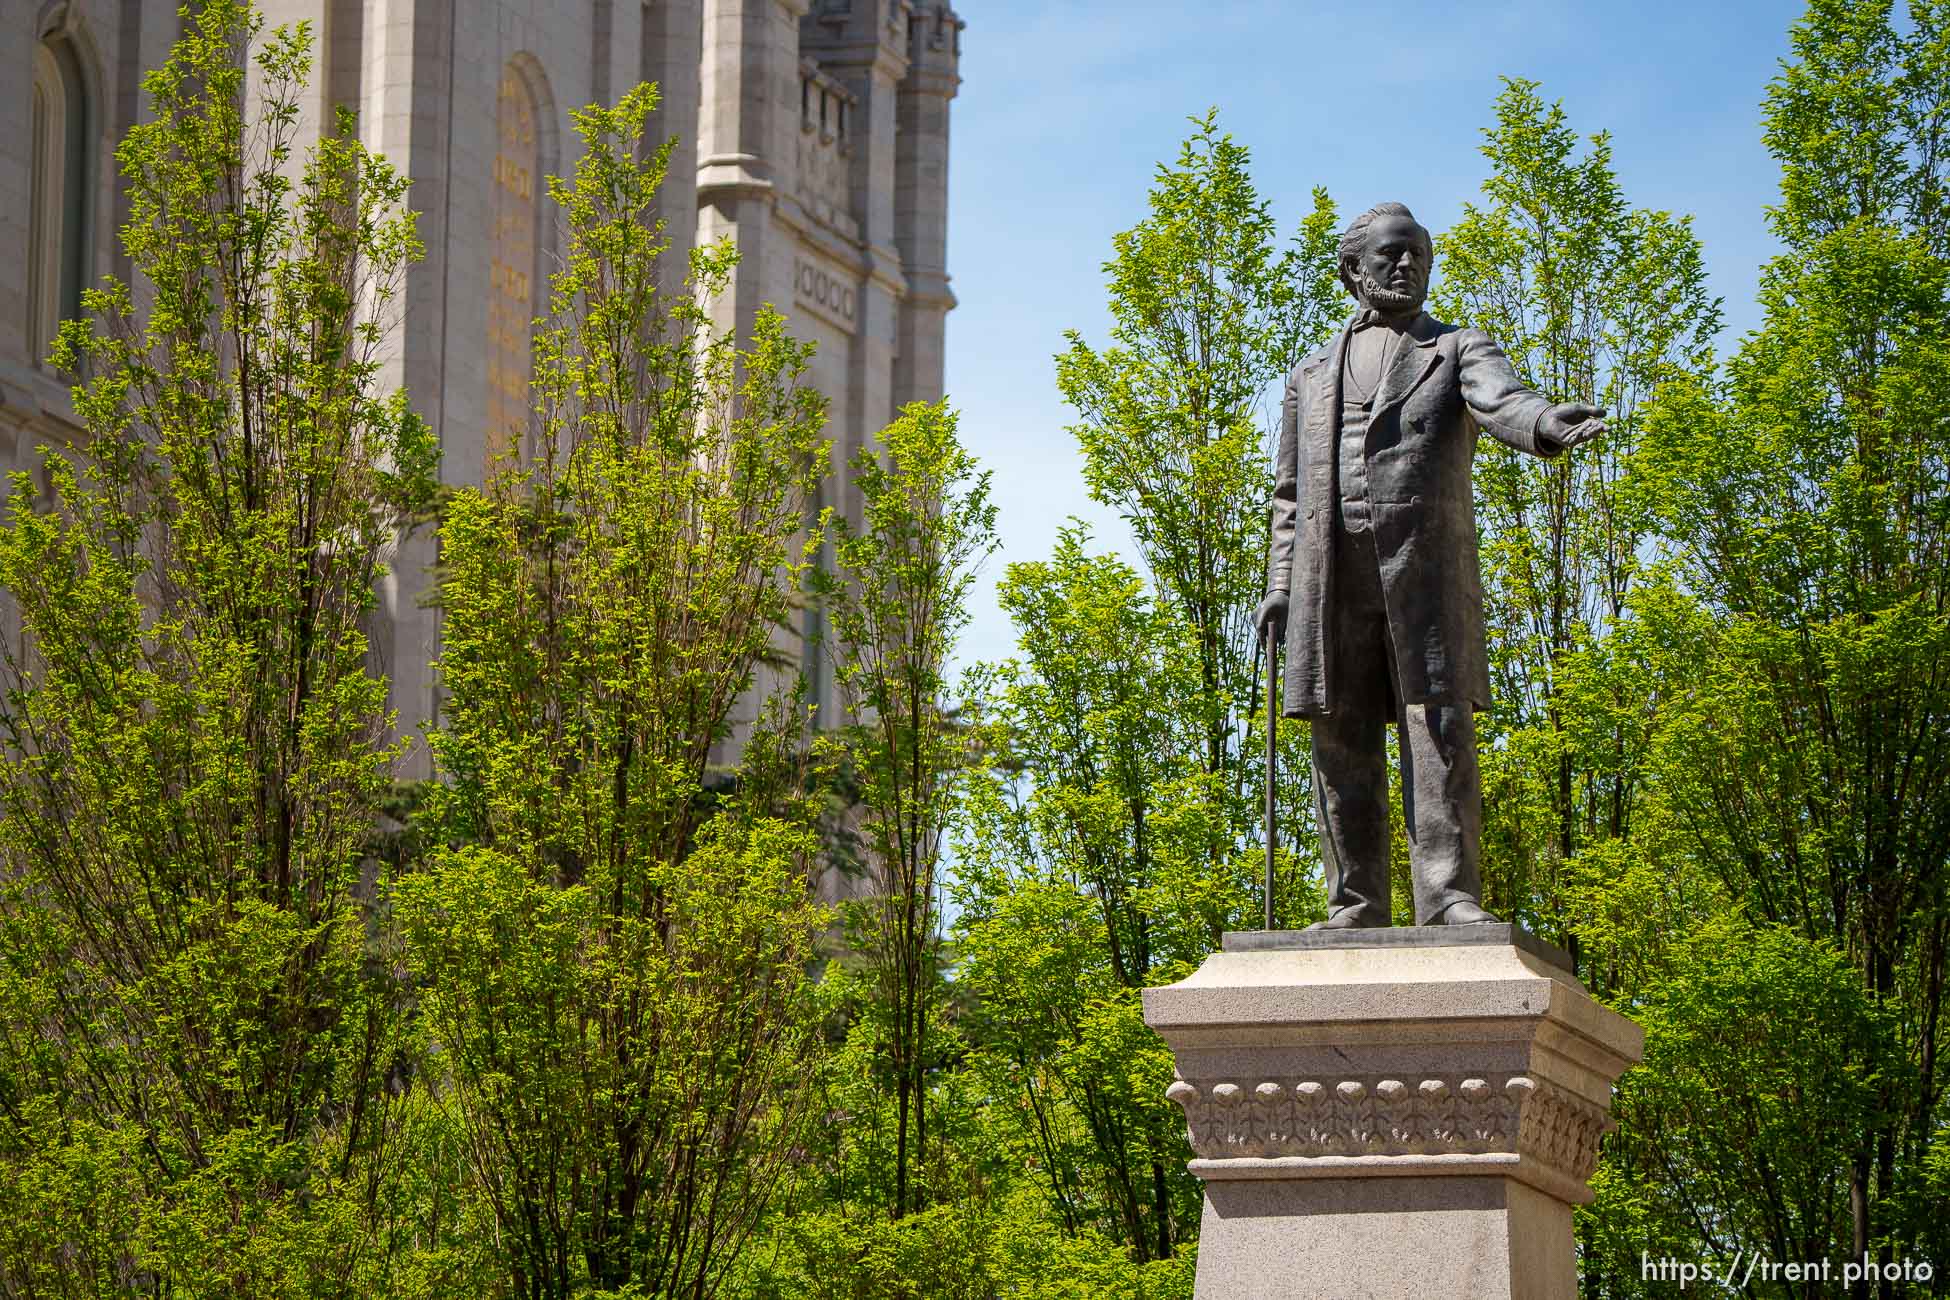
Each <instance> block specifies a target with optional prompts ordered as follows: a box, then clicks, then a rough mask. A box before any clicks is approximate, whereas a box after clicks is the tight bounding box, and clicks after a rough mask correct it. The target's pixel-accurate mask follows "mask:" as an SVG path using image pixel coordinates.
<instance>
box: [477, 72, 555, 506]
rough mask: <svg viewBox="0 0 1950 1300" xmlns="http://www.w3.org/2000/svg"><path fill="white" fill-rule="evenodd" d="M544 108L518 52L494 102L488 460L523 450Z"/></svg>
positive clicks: (491, 464) (536, 265)
mask: <svg viewBox="0 0 1950 1300" xmlns="http://www.w3.org/2000/svg"><path fill="white" fill-rule="evenodd" d="M542 125H543V124H542V121H541V108H540V104H539V102H538V96H537V95H536V93H535V89H534V87H533V86H532V85H531V84H530V77H529V74H528V72H527V71H526V69H524V68H523V67H522V66H521V64H520V62H518V61H517V60H510V61H509V63H508V65H507V66H506V67H505V68H503V69H502V70H501V91H500V95H499V98H498V101H497V105H496V108H495V154H494V185H493V222H494V224H493V227H492V230H491V234H490V238H489V246H488V310H487V331H488V349H487V351H488V430H487V434H488V436H487V465H486V469H487V470H488V471H489V472H490V473H491V472H492V471H493V468H494V462H495V461H496V459H498V458H500V457H502V456H505V455H507V454H508V453H509V452H514V453H516V454H520V453H522V452H524V451H525V450H526V448H525V446H524V443H525V441H526V439H525V438H524V437H523V436H522V435H523V434H525V433H526V432H527V431H528V426H529V418H528V417H529V410H528V408H529V397H528V374H529V367H530V365H531V364H532V354H531V343H532V330H531V324H532V322H533V321H534V319H535V312H536V302H537V285H536V284H535V279H536V277H537V275H539V273H540V266H539V262H538V252H539V244H538V240H537V234H538V225H539V222H538V220H537V211H538V208H537V204H538V201H539V193H538V192H539V190H540V188H541V185H542V178H541V172H542Z"/></svg>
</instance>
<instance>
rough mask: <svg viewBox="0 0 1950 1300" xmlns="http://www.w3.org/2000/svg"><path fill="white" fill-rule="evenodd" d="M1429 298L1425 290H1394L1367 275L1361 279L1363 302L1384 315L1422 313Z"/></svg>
mask: <svg viewBox="0 0 1950 1300" xmlns="http://www.w3.org/2000/svg"><path fill="white" fill-rule="evenodd" d="M1427 297H1428V290H1427V289H1425V288H1417V289H1393V288H1390V287H1389V286H1387V285H1385V284H1379V283H1377V282H1375V281H1374V280H1373V279H1371V278H1370V277H1368V276H1366V275H1363V276H1362V277H1361V301H1362V302H1364V303H1366V304H1367V305H1368V306H1370V307H1372V308H1374V309H1375V310H1376V311H1378V312H1381V313H1383V314H1384V315H1388V316H1405V315H1407V314H1408V313H1409V312H1412V311H1420V310H1421V309H1422V302H1423V300H1424V299H1425V298H1427Z"/></svg>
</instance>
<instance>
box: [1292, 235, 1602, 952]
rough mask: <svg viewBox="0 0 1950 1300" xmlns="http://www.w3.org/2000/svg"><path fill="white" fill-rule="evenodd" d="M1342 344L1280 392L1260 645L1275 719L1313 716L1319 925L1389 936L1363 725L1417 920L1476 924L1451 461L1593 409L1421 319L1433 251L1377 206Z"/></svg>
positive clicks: (1467, 540) (1482, 342)
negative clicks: (1400, 841) (1272, 655)
mask: <svg viewBox="0 0 1950 1300" xmlns="http://www.w3.org/2000/svg"><path fill="white" fill-rule="evenodd" d="M1340 260H1341V283H1342V284H1344V285H1345V286H1346V287H1347V290H1348V292H1349V293H1351V294H1353V295H1354V297H1355V298H1356V299H1357V300H1358V301H1359V303H1360V310H1359V311H1357V312H1356V313H1355V316H1354V319H1353V320H1351V321H1349V322H1348V324H1347V326H1346V328H1344V329H1343V330H1341V332H1340V333H1339V334H1337V335H1336V336H1335V337H1334V338H1333V339H1332V340H1330V341H1329V342H1328V343H1326V344H1325V345H1324V346H1322V347H1321V348H1319V349H1318V350H1316V351H1314V352H1313V353H1311V354H1310V355H1308V356H1307V357H1306V358H1305V359H1303V360H1302V361H1301V362H1300V364H1299V365H1297V366H1295V367H1294V368H1293V373H1292V374H1290V375H1288V376H1287V383H1286V401H1285V407H1284V411H1283V420H1282V425H1281V431H1280V453H1279V462H1278V464H1277V465H1276V466H1275V469H1274V486H1273V534H1272V542H1271V545H1270V546H1269V548H1268V555H1267V562H1266V599H1265V601H1264V602H1263V603H1262V604H1261V605H1260V607H1259V612H1258V615H1257V620H1258V623H1259V626H1260V629H1261V632H1262V634H1263V635H1265V634H1270V635H1273V636H1279V635H1281V634H1284V636H1285V639H1286V650H1287V657H1286V674H1285V681H1284V691H1283V695H1284V699H1283V702H1282V703H1283V707H1284V711H1285V714H1286V716H1287V717H1290V718H1291V717H1301V718H1310V719H1312V722H1313V760H1314V792H1315V799H1316V807H1317V810H1318V812H1319V816H1320V832H1321V835H1320V838H1321V848H1322V856H1323V858H1324V859H1325V865H1326V874H1327V906H1328V915H1327V919H1326V920H1325V921H1321V922H1318V923H1317V924H1316V926H1315V927H1314V928H1316V929H1321V928H1326V929H1341V928H1355V927H1364V926H1382V925H1387V924H1388V923H1389V915H1388V913H1389V888H1388V839H1389V836H1388V769H1387V757H1386V755H1387V749H1386V743H1385V741H1386V732H1385V728H1386V726H1387V724H1388V723H1390V722H1394V723H1395V724H1396V725H1397V726H1398V727H1399V728H1400V738H1401V767H1402V771H1401V782H1402V802H1403V811H1404V813H1405V814H1406V820H1407V823H1408V838H1409V862H1410V869H1411V871H1412V873H1413V875H1414V884H1415V920H1416V923H1417V924H1418V925H1459V924H1468V923H1471V922H1477V921H1491V920H1494V919H1495V918H1494V917H1492V916H1491V915H1490V914H1489V913H1488V912H1486V911H1484V910H1483V907H1482V902H1481V896H1482V875H1481V871H1480V868H1479V863H1478V858H1479V853H1480V847H1479V840H1480V835H1481V825H1482V803H1483V797H1482V781H1481V777H1480V774H1479V771H1478V768H1477V761H1476V720H1475V713H1476V711H1477V710H1480V709H1484V708H1487V707H1488V706H1489V690H1490V683H1489V668H1488V663H1487V658H1486V655H1485V652H1484V648H1483V594H1482V585H1481V576H1480V574H1479V572H1478V569H1477V558H1476V514H1475V502H1474V498H1473V495H1472V492H1471V489H1470V465H1471V459H1472V457H1473V454H1474V452H1475V448H1476V438H1477V434H1478V432H1479V430H1487V431H1488V432H1489V433H1490V435H1491V436H1492V437H1495V438H1497V439H1498V440H1500V441H1502V442H1506V443H1508V444H1510V445H1511V446H1512V447H1515V448H1517V449H1518V450H1519V451H1525V452H1529V453H1530V454H1531V455H1533V456H1556V455H1559V454H1561V453H1562V452H1564V451H1565V450H1566V449H1567V448H1570V447H1574V446H1576V445H1577V444H1579V443H1581V442H1585V441H1587V440H1589V439H1591V438H1594V437H1596V436H1598V435H1599V434H1601V433H1603V432H1604V431H1605V426H1604V421H1603V416H1604V411H1603V410H1602V409H1600V408H1598V407H1595V406H1587V405H1584V404H1581V403H1575V402H1573V403H1566V404H1562V405H1558V404H1553V403H1552V402H1551V401H1550V400H1549V399H1547V398H1545V397H1543V396H1542V395H1540V394H1538V393H1535V392H1533V391H1531V390H1530V389H1528V388H1525V387H1524V386H1523V384H1522V383H1521V382H1519V380H1518V379H1517V376H1516V372H1515V371H1514V370H1512V369H1511V367H1510V361H1509V359H1508V358H1507V357H1505V356H1504V355H1503V352H1502V351H1501V350H1500V349H1499V348H1498V347H1497V346H1496V344H1495V343H1493V342H1491V341H1490V339H1489V337H1488V336H1487V335H1485V334H1484V333H1483V332H1482V331H1481V330H1476V329H1465V328H1460V327H1458V326H1455V325H1445V324H1443V323H1441V322H1440V321H1436V320H1432V319H1431V318H1430V317H1429V315H1428V314H1427V313H1426V312H1424V311H1423V310H1422V303H1423V301H1424V300H1425V299H1426V298H1427V296H1428V287H1429V271H1430V268H1431V265H1432V263H1433V260H1434V249H1433V246H1432V245H1431V243H1430V240H1429V232H1428V231H1427V230H1425V229H1423V228H1422V226H1421V224H1420V223H1418V222H1417V221H1416V220H1415V218H1414V216H1413V215H1412V214H1411V213H1410V212H1409V210H1408V209H1407V208H1406V207H1404V206H1403V205H1401V204H1399V203H1384V204H1382V205H1380V206H1379V207H1376V208H1373V209H1370V210H1369V211H1367V212H1365V213H1363V214H1362V215H1361V216H1360V217H1358V218H1356V220H1355V221H1354V223H1353V224H1352V225H1351V226H1349V227H1348V229H1347V232H1346V234H1344V235H1343V236H1342V237H1341V247H1340Z"/></svg>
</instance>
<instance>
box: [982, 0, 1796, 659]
mask: <svg viewBox="0 0 1950 1300" xmlns="http://www.w3.org/2000/svg"><path fill="white" fill-rule="evenodd" d="M959 5H960V12H961V14H962V17H963V18H964V19H966V20H967V23H968V28H967V30H966V31H965V32H964V33H963V39H962V87H961V93H960V95H959V97H958V98H957V99H956V100H955V103H954V108H953V122H952V140H951V145H950V148H951V161H950V169H949V230H948V250H949V251H948V257H949V269H950V272H951V274H952V275H953V277H954V289H955V293H956V295H957V296H958V297H959V298H960V306H959V307H958V308H957V309H956V310H955V311H954V312H953V313H952V314H951V315H950V316H949V318H948V340H947V388H948V395H949V397H950V399H951V401H952V402H953V403H954V405H955V406H956V407H957V408H958V409H959V410H960V412H961V432H962V436H963V438H964V440H965V441H966V442H967V444H968V445H969V446H970V448H971V449H972V450H973V451H974V452H975V453H976V454H977V455H978V456H980V457H981V458H982V460H983V462H984V464H986V465H987V466H988V467H989V468H991V469H993V470H994V471H995V495H996V500H997V504H998V506H999V507H1000V523H999V527H1000V531H1001V534H1002V537H1003V539H1004V545H1003V548H1002V550H1001V551H1000V552H998V553H997V555H996V556H995V557H994V558H993V559H991V560H990V562H989V564H988V566H987V568H986V569H985V570H984V572H983V575H982V578H981V581H980V582H979V584H978V588H977V592H976V595H975V600H974V608H973V610H972V613H973V616H974V618H973V622H972V624H971V626H970V628H969V630H968V633H967V635H966V636H965V637H964V640H963V645H962V658H963V659H964V660H971V661H972V660H977V659H995V658H1000V657H1003V656H1006V655H1008V654H1010V653H1012V652H1013V649H1014V635H1013V632H1012V630H1011V629H1010V627H1009V625H1008V622H1007V620H1006V619H1005V618H1004V617H1003V615H1002V614H1001V613H1000V611H999V610H998V609H997V608H996V606H995V601H994V583H995V580H996V579H998V578H999V577H1001V575H1002V571H1003V567H1004V565H1006V564H1007V563H1009V562H1010V561H1014V560H1030V559H1038V558H1041V557H1043V556H1045V555H1047V554H1048V553H1049V550H1050V549H1051V546H1052V544H1053V541H1054V538H1055V535H1056V529H1057V528H1058V527H1059V526H1060V525H1061V524H1062V522H1063V521H1064V520H1065V519H1066V518H1068V517H1070V516H1072V515H1077V516H1081V517H1083V518H1085V519H1088V520H1089V521H1091V523H1092V524H1093V526H1094V527H1095V529H1096V533H1097V536H1098V538H1099V540H1100V541H1101V542H1102V543H1103V544H1105V545H1106V546H1122V545H1123V544H1124V543H1125V542H1126V539H1127V533H1126V531H1125V530H1124V528H1123V526H1122V525H1121V523H1120V522H1119V521H1118V520H1117V519H1116V518H1115V516H1114V515H1112V514H1111V513H1109V512H1107V511H1105V510H1104V509H1103V508H1102V507H1099V506H1096V505H1095V504H1094V503H1092V502H1091V501H1090V500H1089V497H1088V495H1087V494H1086V493H1085V491H1084V487H1083V480H1082V474H1081V463H1080V460H1079V458H1078V456H1077V454H1076V450H1075V445H1074V442H1073V440H1072V439H1071V438H1070V436H1069V435H1068V434H1067V433H1066V432H1065V428H1066V426H1067V425H1068V424H1069V423H1070V422H1071V420H1072V418H1073V417H1072V414H1071V412H1070V411H1069V410H1068V408H1066V407H1065V406H1064V404H1063V401H1062V399H1061V397H1060V396H1059V394H1058V393H1057V391H1056V383H1055V366H1054V363H1053V360H1052V358H1053V357H1054V355H1055V354H1056V352H1057V351H1059V350H1060V349H1061V347H1062V344H1063V338H1062V336H1063V331H1064V330H1065V329H1068V328H1075V329H1079V330H1081V331H1082V332H1083V333H1084V335H1085V337H1086V338H1088V339H1089V340H1090V341H1091V342H1093V343H1097V344H1101V343H1103V342H1104V341H1105V339H1106V337H1107V333H1108V318H1107V316H1106V313H1105V311H1104V305H1103V304H1104V286H1103V272H1102V266H1103V263H1104V261H1105V260H1106V259H1107V258H1108V257H1109V256H1110V252H1111V244H1110V240H1111V236H1112V235H1113V234H1114V233H1116V232H1117V231H1120V230H1124V229H1128V228H1129V227H1130V226H1132V225H1134V224H1136V223H1137V221H1139V220H1140V219H1141V218H1142V216H1143V213H1144V202H1145V195H1146V191H1147V189H1148V187H1149V184H1150V180H1151V176H1152V173H1153V171H1154V169H1155V168H1156V166H1157V164H1158V163H1159V162H1160V161H1161V160H1164V159H1168V158H1171V157H1174V156H1176V154H1177V151H1178V146H1179V144H1180V143H1181V142H1182V140H1183V139H1184V137H1185V136H1186V134H1187V133H1188V131H1189V125H1188V123H1187V120H1186V119H1187V118H1188V117H1190V116H1191V115H1193V114H1197V113H1202V112H1204V111H1205V110H1206V109H1207V108H1209V107H1214V106H1216V107H1217V108H1218V109H1219V113H1220V122H1221V125H1222V127H1223V128H1224V129H1225V130H1227V131H1228V132H1230V133H1231V134H1232V135H1233V137H1234V138H1235V139H1237V140H1238V141H1239V142H1241V143H1242V144H1245V145H1246V146H1247V147H1248V148H1249V149H1251V151H1252V158H1253V177H1254V180H1255V182H1256V184H1257V186H1258V188H1259V190H1260V193H1261V195H1262V196H1263V197H1265V198H1266V199H1268V200H1269V201H1270V202H1271V204H1272V207H1273V212H1274V215H1275V216H1276V217H1277V218H1278V220H1279V223H1280V226H1281V228H1282V230H1283V231H1284V232H1286V233H1289V234H1290V233H1291V231H1292V230H1293V228H1294V227H1295V225H1296V224H1297V223H1298V221H1299V219H1300V217H1301V215H1302V214H1303V213H1304V212H1305V210H1306V207H1307V204H1308V197H1309V195H1310V193H1311V191H1312V188H1313V187H1314V186H1315V185H1324V186H1326V187H1327V188H1328V190H1329V192H1330V193H1331V194H1332V195H1333V197H1334V199H1335V201H1336V202H1337V203H1338V204H1339V205H1340V207H1341V210H1342V212H1343V214H1344V215H1352V214H1353V213H1355V212H1359V211H1360V210H1361V209H1363V208H1366V207H1368V206H1369V205H1371V204H1374V203H1378V202H1381V201H1383V200H1386V199H1399V200H1401V201H1403V202H1406V203H1407V204H1408V205H1409V206H1410V207H1412V208H1413V209H1414V210H1415V212H1416V215H1417V216H1419V217H1420V218H1421V219H1422V221H1423V222H1424V223H1426V224H1427V225H1428V226H1429V227H1430V228H1431V229H1434V230H1436V231H1441V230H1442V229H1444V228H1445V227H1447V226H1448V225H1449V224H1450V223H1451V222H1453V221H1454V220H1455V219H1456V218H1457V216H1459V215H1460V213H1461V211H1462V205H1463V204H1464V203H1465V202H1467V201H1470V200H1472V199H1474V198H1476V197H1477V195H1478V192H1479V187H1480V185H1481V183H1482V179H1483V176H1484V172H1485V167H1486V164H1485V162H1484V159H1483V157H1482V155H1481V153H1480V152H1479V149H1480V146H1481V143H1482V129H1483V127H1484V126H1486V125H1487V124H1488V123H1489V121H1490V116H1491V106H1492V102H1493V101H1494V99H1495V97H1496V95H1497V93H1498V91H1499V90H1500V89H1501V81H1500V78H1502V77H1523V78H1530V79H1534V80H1536V81H1539V82H1541V83H1542V93H1543V95H1544V97H1545V98H1546V99H1547V100H1561V101H1562V102H1563V104H1564V107H1565V111H1566V113H1567V115H1568V119H1569V121H1570V124H1571V125H1572V126H1573V127H1574V128H1575V129H1577V130H1578V131H1579V132H1580V134H1583V135H1589V134H1591V133H1592V132H1595V131H1599V130H1606V131H1609V132H1611V135H1612V148H1613V164H1614V166H1615V168H1616V169H1617V172H1618V174H1619V177H1620V181H1621V184H1622V185H1623V188H1624V192H1625V195H1626V198H1627V200H1628V201H1629V202H1631V203H1632V204H1634V205H1636V206H1641V207H1652V208H1662V209H1665V210H1668V211H1671V212H1674V213H1690V214H1692V215H1693V217H1694V219H1695V227H1696V229H1697V230H1698V232H1699V235H1700V237H1701V239H1702V241H1703V242H1704V245H1705V250H1706V259H1707V267H1708V271H1709V274H1710V275H1711V277H1712V286H1713V291H1714V292H1715V293H1717V294H1719V295H1720V296H1722V297H1723V298H1724V299H1725V301H1726V318H1727V326H1728V329H1727V335H1726V337H1725V338H1724V339H1723V351H1724V350H1725V349H1726V348H1728V347H1730V346H1731V345H1732V343H1733V342H1734V341H1735V339H1737V337H1738V335H1739V334H1740V333H1742V332H1744V331H1745V330H1747V329H1748V328H1751V327H1752V326H1753V325H1754V324H1755V323H1756V319H1757V318H1756V315H1755V312H1754V309H1753V305H1752V304H1753V296H1754V287H1755V284H1756V283H1757V279H1758V272H1759V269H1760V266H1761V264H1762V263H1763V262H1764V261H1765V260H1766V259H1767V258H1768V257H1769V256H1770V255H1771V254H1772V252H1773V250H1774V245H1773V243H1772V241H1771V239H1770V237H1769V235H1768V233H1767V229H1766V224H1765V212H1764V209H1765V207H1766V205H1767V204H1769V203H1771V202H1773V201H1774V198H1775V187H1776V181H1777V178H1778V171H1777V169H1776V167H1775V166H1774V163H1773V161H1772V160H1771V159H1770V158H1769V157H1768V156H1767V153H1766V150H1765V149H1764V148H1763V147H1762V145H1761V141H1760V103H1761V99H1762V97H1763V95H1764V94H1765V91H1766V87H1767V83H1768V81H1769V80H1770V79H1771V78H1772V77H1773V76H1774V74H1775V73H1776V72H1777V71H1778V68H1779V63H1780V60H1781V59H1782V58H1783V57H1784V56H1785V55H1786V53H1787V34H1788V28H1789V26H1790V25H1791V24H1792V23H1793V22H1794V21H1795V19H1796V18H1798V17H1799V16H1800V13H1801V10H1802V6H1801V5H1800V4H1799V3H1786V2H1776V0H1692V2H1691V3H1682V2H1678V0H1639V2H1638V3H1627V2H1623V0H1610V2H1600V0H1558V2H1556V3H1552V2H1550V0H1486V2H1484V3H1477V4H1472V5H1463V4H1437V3H1430V2H1428V0H1393V3H1372V2H1370V0H1213V2H1212V3H1209V4H1208V5H1206V6H1204V8H1203V11H1202V12H1201V10H1200V8H1199V7H1198V6H1192V5H1186V4H1182V3H1173V4H1166V3H1163V2H1162V0H1119V2H1116V3H1112V2H1111V0H1054V2H1052V3H1044V2H1041V0H959ZM1441 275H1442V267H1441V265H1440V263H1438V264H1437V266H1436V277H1437V279H1438V280H1439V279H1440V277H1441Z"/></svg>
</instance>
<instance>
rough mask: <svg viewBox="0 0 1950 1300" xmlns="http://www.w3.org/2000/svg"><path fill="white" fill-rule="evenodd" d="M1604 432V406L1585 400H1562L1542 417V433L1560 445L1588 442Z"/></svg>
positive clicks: (1575, 444)
mask: <svg viewBox="0 0 1950 1300" xmlns="http://www.w3.org/2000/svg"><path fill="white" fill-rule="evenodd" d="M1604 432H1605V408H1604V407H1602V406H1592V405H1590V404H1589V403H1586V402H1563V403H1560V404H1559V405H1557V406H1553V407H1551V409H1550V413H1549V414H1547V415H1546V416H1545V417H1544V424H1543V434H1544V436H1545V437H1547V438H1549V439H1550V440H1551V441H1552V442H1555V443H1556V444H1557V445H1558V446H1560V447H1567V448H1568V447H1575V446H1577V445H1578V444H1579V443H1581V442H1590V441H1591V440H1592V439H1593V438H1596V437H1598V436H1600V435H1601V434H1603V433H1604Z"/></svg>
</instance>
